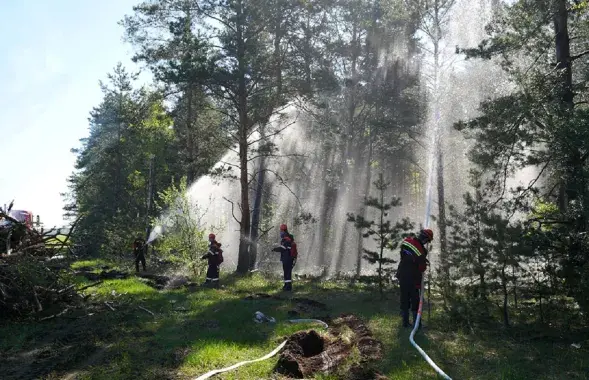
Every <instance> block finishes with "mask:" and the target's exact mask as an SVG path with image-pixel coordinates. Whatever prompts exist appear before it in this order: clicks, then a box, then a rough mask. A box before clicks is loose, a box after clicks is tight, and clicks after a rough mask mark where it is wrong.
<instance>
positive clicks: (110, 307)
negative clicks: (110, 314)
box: [104, 301, 115, 311]
mask: <svg viewBox="0 0 589 380" xmlns="http://www.w3.org/2000/svg"><path fill="white" fill-rule="evenodd" d="M104 304H105V305H106V306H108V308H109V309H111V310H112V311H115V308H114V307H112V306H111V305H110V304H109V303H108V301H104Z"/></svg>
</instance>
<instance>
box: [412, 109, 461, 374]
mask: <svg viewBox="0 0 589 380" xmlns="http://www.w3.org/2000/svg"><path fill="white" fill-rule="evenodd" d="M436 116H437V117H439V115H436ZM436 132H438V131H436ZM434 138H435V137H434ZM434 141H435V140H434ZM435 157H436V156H435V149H434V154H432V158H431V161H430V173H429V177H428V184H427V191H426V204H425V218H424V220H425V222H424V223H423V228H427V227H429V216H430V209H431V204H432V187H433V177H434V169H435V166H436V165H435ZM424 273H425V272H424ZM424 284H425V275H424V276H422V277H421V289H420V291H419V308H418V309H417V319H416V320H415V321H413V325H414V326H413V330H411V334H410V335H409V342H411V344H412V345H413V347H415V349H417V351H418V352H419V353H420V354H421V356H423V358H424V359H425V361H426V362H427V363H428V364H429V365H430V366H431V367H432V368H433V369H434V370H435V371H436V372H437V373H438V374H439V375H440V376H442V377H443V378H444V379H447V380H452V378H451V377H450V376H448V375H446V373H444V371H442V369H441V368H440V367H438V365H437V364H436V363H435V362H434V361H433V360H432V359H431V358H430V357H429V356H428V355H427V354H426V353H425V351H424V350H423V349H422V348H421V347H419V345H418V344H417V343H415V339H414V338H415V333H416V332H417V329H418V328H419V324H420V323H421V312H422V310H423V298H424V297H423V294H424V290H425V286H424ZM428 285H429V283H428Z"/></svg>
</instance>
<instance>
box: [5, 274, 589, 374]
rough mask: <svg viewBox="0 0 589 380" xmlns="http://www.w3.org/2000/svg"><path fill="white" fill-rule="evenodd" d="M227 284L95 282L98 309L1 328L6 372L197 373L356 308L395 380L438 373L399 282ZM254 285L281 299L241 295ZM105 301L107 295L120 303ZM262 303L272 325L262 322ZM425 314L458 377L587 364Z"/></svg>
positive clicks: (263, 370) (437, 350)
mask: <svg viewBox="0 0 589 380" xmlns="http://www.w3.org/2000/svg"><path fill="white" fill-rule="evenodd" d="M222 285H223V286H224V288H221V289H204V288H196V289H195V291H193V292H190V291H188V290H186V289H182V290H170V291H157V290H155V289H153V288H150V287H149V286H147V285H146V284H144V283H141V282H140V281H139V280H137V279H134V278H131V279H128V280H121V281H118V280H115V281H112V282H107V283H105V284H103V285H102V286H101V287H100V289H98V290H96V293H97V296H96V298H98V299H100V302H98V303H97V304H96V306H95V310H92V309H91V310H90V312H93V314H92V315H87V316H84V317H82V318H79V319H65V318H60V319H55V320H52V321H47V322H43V323H38V324H30V323H29V324H22V325H16V326H15V325H10V326H4V327H0V333H1V335H2V337H3V338H4V339H2V342H1V343H0V366H1V367H2V368H3V376H2V378H3V379H21V378H46V379H50V378H67V376H68V375H70V378H76V376H75V375H76V374H77V375H80V377H81V375H82V374H83V373H86V376H85V377H83V378H92V379H109V380H113V379H127V378H141V379H175V378H178V377H182V378H184V377H187V376H190V377H196V376H198V375H200V374H203V373H205V372H208V371H209V370H212V369H216V368H223V367H226V366H229V365H232V364H235V363H237V362H239V361H242V360H250V359H254V358H258V357H261V356H263V355H265V354H267V353H268V352H270V351H271V350H273V349H274V348H275V347H276V346H277V345H278V344H279V343H280V342H281V341H282V340H283V339H285V338H286V337H287V336H289V335H290V334H292V333H294V332H295V331H299V330H302V329H305V328H310V327H315V326H310V325H309V326H303V325H295V324H289V323H287V322H286V320H287V319H289V318H291V314H290V313H289V312H292V311H293V310H296V311H297V312H298V313H299V316H298V317H300V318H321V319H329V318H335V317H337V316H339V315H341V314H342V313H353V314H356V315H357V316H359V317H360V318H362V319H363V320H364V321H366V322H367V324H368V327H369V328H370V329H371V330H372V332H373V333H374V336H375V338H376V339H379V340H380V341H382V343H383V345H384V348H385V351H384V357H383V359H382V361H381V362H380V363H377V364H376V367H377V368H378V369H379V371H381V372H382V373H384V374H385V375H386V376H387V377H388V378H389V379H397V380H405V379H415V378H425V379H435V378H437V375H436V374H435V372H434V371H433V369H431V368H430V367H429V365H428V364H427V363H426V362H425V360H424V359H423V358H422V357H421V356H420V355H419V353H418V352H417V350H416V349H415V348H414V347H413V346H412V345H411V344H410V343H409V334H410V329H403V328H401V327H400V317H399V312H398V310H399V308H398V293H397V292H396V291H389V292H387V293H386V294H385V297H384V299H381V297H380V295H379V294H378V293H377V292H373V291H372V290H371V289H370V288H367V287H363V286H355V287H349V286H347V285H337V284H335V285H334V284H332V283H320V282H314V283H306V284H301V283H295V285H294V287H295V291H294V292H293V293H292V294H290V293H285V292H281V291H279V289H280V288H281V286H282V284H281V281H280V278H279V277H276V278H272V279H268V278H265V277H263V276H259V275H253V276H246V277H240V276H236V275H226V276H223V277H222ZM113 290H114V291H115V295H112V294H113V293H112V291H113ZM125 292H127V294H124V293H125ZM255 293H267V294H270V295H272V296H276V297H274V298H259V299H249V300H247V299H245V296H247V295H248V294H255ZM297 298H310V299H312V300H316V301H319V302H323V303H324V304H326V305H327V309H326V310H322V309H320V308H313V307H310V308H302V309H301V308H297V305H298V303H297V301H296V299H297ZM104 301H112V304H110V305H111V306H112V307H114V308H115V311H112V310H110V309H109V308H108V307H107V306H106V305H104ZM140 307H142V308H143V309H142V308H140ZM256 311H261V312H263V313H265V314H267V315H269V316H272V317H274V318H276V320H277V323H276V324H257V323H255V322H254V321H253V320H252V319H253V316H254V313H255V312H256ZM150 312H153V313H154V314H155V315H151V314H150ZM425 323H426V325H427V328H426V329H425V330H424V331H420V332H418V333H417V334H416V338H415V339H416V341H417V343H418V344H419V345H420V346H421V347H422V348H423V349H424V350H425V351H426V352H427V354H428V355H429V356H430V357H431V358H432V359H433V360H434V361H435V362H436V363H437V364H438V365H439V366H440V367H441V368H442V369H443V370H444V371H445V372H446V373H448V374H449V375H450V376H451V377H452V378H454V379H498V378H499V379H510V380H519V379H524V378H525V379H529V378H537V379H559V378H562V376H563V374H566V377H567V378H569V379H585V378H587V377H586V376H585V375H583V374H586V373H589V367H588V366H589V361H588V360H587V350H586V349H585V348H584V347H583V349H578V350H576V349H571V348H570V346H569V344H558V343H554V342H546V343H545V344H538V342H535V344H533V345H532V344H526V343H525V342H524V343H522V342H517V341H515V340H514V339H513V336H512V335H513V334H509V333H508V332H501V333H497V332H495V333H490V332H486V333H485V332H481V333H479V335H475V334H472V333H470V334H466V333H463V332H461V331H454V330H452V329H451V328H449V325H448V324H447V323H446V322H445V321H444V320H442V319H441V318H439V317H437V315H436V313H435V312H434V313H433V318H432V319H431V320H428V319H426V321H425ZM315 328H317V327H315ZM319 329H320V328H319ZM588 343H589V342H588ZM35 350H36V351H35ZM275 363H276V358H273V359H270V360H268V361H265V362H260V363H256V364H253V365H248V366H245V367H242V368H240V369H238V370H236V371H233V372H231V373H228V374H227V375H225V376H224V378H236V379H248V378H268V377H269V376H270V372H271V371H272V367H273V366H274V364H275ZM582 376H584V377H582Z"/></svg>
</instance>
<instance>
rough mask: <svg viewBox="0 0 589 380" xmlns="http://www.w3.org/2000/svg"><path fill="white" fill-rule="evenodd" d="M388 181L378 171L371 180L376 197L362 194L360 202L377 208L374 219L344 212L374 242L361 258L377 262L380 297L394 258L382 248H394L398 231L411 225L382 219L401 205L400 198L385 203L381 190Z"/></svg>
mask: <svg viewBox="0 0 589 380" xmlns="http://www.w3.org/2000/svg"><path fill="white" fill-rule="evenodd" d="M390 185H391V183H390V182H386V181H385V180H384V178H383V175H382V173H379V175H378V180H376V181H375V182H374V187H375V188H376V189H377V190H378V192H379V196H378V197H371V196H369V197H366V199H365V201H364V204H365V205H366V207H370V208H373V209H376V210H377V213H378V219H377V220H367V219H366V218H365V217H364V216H362V215H354V214H351V213H349V214H348V221H349V222H352V223H354V226H355V227H356V228H357V229H358V230H360V231H362V232H363V234H362V237H363V238H365V239H368V238H372V240H374V242H376V246H377V251H372V250H369V249H366V248H364V249H363V250H364V259H365V260H366V261H368V262H369V263H370V264H378V268H377V271H376V273H377V281H378V290H379V292H380V295H381V297H382V296H383V288H384V282H385V279H387V278H390V277H391V276H392V272H393V271H394V269H393V268H392V264H395V263H396V262H397V261H396V260H394V259H392V258H391V257H387V256H385V250H388V251H394V250H395V249H396V248H397V247H398V245H399V240H401V238H402V233H403V232H406V231H409V230H410V229H411V228H413V225H412V223H411V222H410V221H409V220H408V219H404V220H403V221H401V222H397V223H394V224H393V223H392V222H391V221H390V220H386V217H387V216H388V214H389V212H390V210H391V209H392V208H393V207H398V206H400V205H401V199H400V198H396V197H393V198H392V199H391V200H390V201H388V202H385V192H386V190H387V189H388V188H389V187H390Z"/></svg>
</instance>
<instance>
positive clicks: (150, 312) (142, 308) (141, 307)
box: [137, 306, 155, 317]
mask: <svg viewBox="0 0 589 380" xmlns="http://www.w3.org/2000/svg"><path fill="white" fill-rule="evenodd" d="M137 307H138V308H140V309H141V310H145V311H147V312H148V313H149V314H151V315H153V316H154V317H155V314H154V313H153V312H152V311H150V310H147V309H146V308H144V307H143V306H137Z"/></svg>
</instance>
